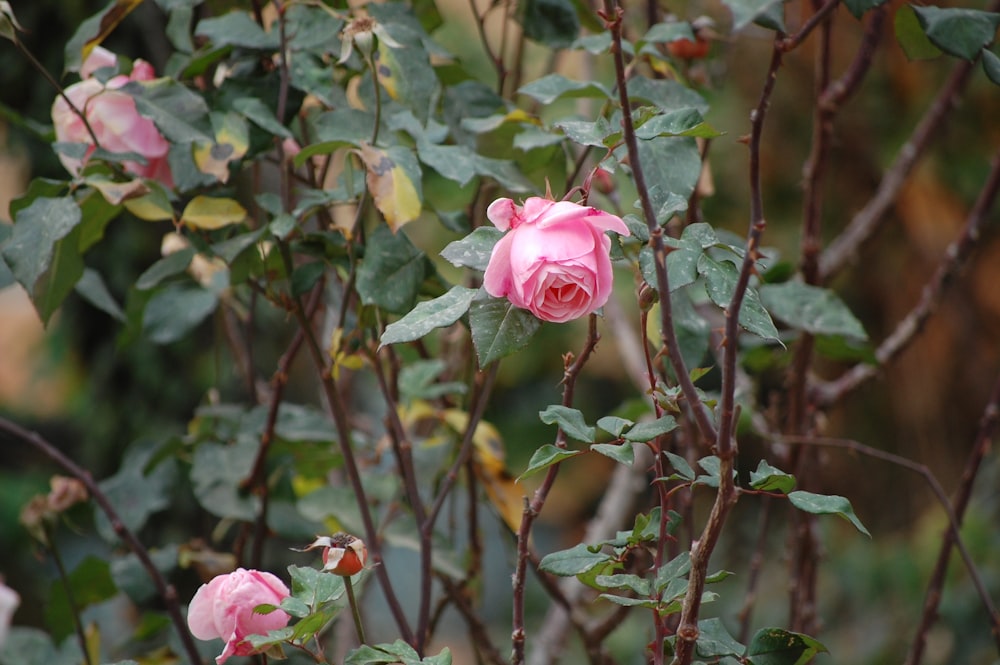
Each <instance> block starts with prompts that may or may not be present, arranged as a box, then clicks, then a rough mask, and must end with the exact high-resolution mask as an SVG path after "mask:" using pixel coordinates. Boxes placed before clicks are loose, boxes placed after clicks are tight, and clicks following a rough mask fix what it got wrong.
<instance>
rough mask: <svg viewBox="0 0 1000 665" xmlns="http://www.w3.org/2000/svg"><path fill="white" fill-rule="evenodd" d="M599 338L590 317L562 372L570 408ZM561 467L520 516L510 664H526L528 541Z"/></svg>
mask: <svg viewBox="0 0 1000 665" xmlns="http://www.w3.org/2000/svg"><path fill="white" fill-rule="evenodd" d="M599 339H600V336H599V335H598V334H597V316H596V315H594V314H591V315H590V322H589V326H588V329H587V340H586V342H584V345H583V349H582V350H581V351H580V355H579V356H577V357H576V359H575V360H573V361H572V363H571V362H569V360H570V356H569V355H568V356H567V358H566V360H567V363H566V369H565V370H564V372H563V381H562V383H563V397H562V405H563V406H565V407H571V406H572V405H573V393H574V391H575V389H576V379H577V377H578V376H579V374H580V371H581V370H582V369H583V366H584V365H585V364H586V363H587V360H589V359H590V355H591V353H593V351H594V348H595V347H596V346H597V341H598V340H599ZM555 445H556V446H557V447H559V448H565V447H566V434H565V433H564V432H563V430H562V428H559V431H558V432H557V434H556V441H555ZM559 466H560V465H559V464H558V463H556V464H553V465H552V466H550V467H549V469H548V472H547V473H546V474H545V480H543V481H542V484H541V485H540V486H539V487H538V489H537V490H535V494H534V495H533V497H532V499H531V501H530V502H528V500H527V499H525V506H524V514H523V515H522V516H521V526H520V528H519V529H518V531H517V564H516V565H515V568H514V609H513V618H512V621H511V628H512V630H511V642H512V653H511V659H510V660H511V665H523V663H524V641H525V627H524V591H525V584H526V581H527V580H526V576H527V570H528V558H529V547H528V540H529V538H530V536H531V527H532V525H533V524H534V522H535V518H537V517H538V514H539V513H540V512H541V511H542V506H544V505H545V499H546V497H548V494H549V491H550V490H551V489H552V485H553V484H554V483H555V481H556V475H557V474H558V472H559Z"/></svg>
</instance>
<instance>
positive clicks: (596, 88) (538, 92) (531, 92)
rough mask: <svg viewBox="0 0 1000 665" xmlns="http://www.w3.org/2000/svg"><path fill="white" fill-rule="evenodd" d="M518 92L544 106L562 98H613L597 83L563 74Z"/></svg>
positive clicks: (543, 79)
mask: <svg viewBox="0 0 1000 665" xmlns="http://www.w3.org/2000/svg"><path fill="white" fill-rule="evenodd" d="M518 92H519V93H520V94H522V95H527V96H528V97H531V98H532V99H534V100H536V101H538V102H541V103H542V104H551V103H552V102H554V101H556V100H557V99H559V98H560V97H574V98H575V97H596V98H598V99H608V98H610V97H611V92H610V91H609V90H608V89H607V88H606V87H605V86H604V85H602V84H601V83H599V82H597V81H574V80H572V79H568V78H566V77H565V76H563V75H562V74H547V75H546V76H543V77H541V78H539V79H535V80H534V81H532V82H531V83H528V84H527V85H522V86H521V88H520V89H519V90H518ZM640 138H646V137H640Z"/></svg>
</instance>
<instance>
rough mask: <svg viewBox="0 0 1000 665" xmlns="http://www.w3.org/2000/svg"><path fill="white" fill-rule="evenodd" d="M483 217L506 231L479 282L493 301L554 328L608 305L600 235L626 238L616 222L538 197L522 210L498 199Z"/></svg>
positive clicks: (605, 242) (606, 245) (607, 242)
mask: <svg viewBox="0 0 1000 665" xmlns="http://www.w3.org/2000/svg"><path fill="white" fill-rule="evenodd" d="M486 215H487V217H489V220H490V221H491V222H493V225H494V226H496V227H497V228H498V229H500V230H501V231H508V233H507V234H506V235H505V236H504V237H503V238H501V239H500V241H499V242H498V243H497V244H496V246H495V247H494V248H493V253H492V254H491V256H490V261H489V265H488V266H487V268H486V274H485V276H484V278H483V286H485V287H486V291H487V292H488V293H489V294H490V295H491V296H494V297H497V298H507V299H508V300H510V302H511V303H512V304H513V305H514V306H515V307H520V308H522V309H526V310H528V311H530V312H531V313H532V314H534V315H535V316H536V317H538V318H539V319H541V320H543V321H552V322H555V323H563V322H565V321H571V320H573V319H578V318H580V317H581V316H586V315H587V314H590V313H592V312H594V311H596V310H597V309H599V308H600V307H602V306H603V305H604V303H606V302H607V301H608V296H609V295H611V284H612V278H613V275H612V272H611V258H610V256H609V254H608V252H609V251H610V249H611V238H609V237H608V236H607V235H605V233H604V232H605V231H614V232H615V233H619V234H621V235H623V236H627V235H629V230H628V228H627V227H626V226H625V223H624V222H623V221H622V220H621V219H620V218H618V217H616V216H615V215H612V214H610V213H607V212H604V211H601V210H598V209H596V208H591V207H589V206H582V205H578V204H576V203H572V202H570V201H551V200H549V199H544V198H541V197H537V196H532V197H530V198H528V199H527V200H526V201H525V202H524V205H523V206H519V205H517V204H515V203H514V202H513V201H512V200H511V199H506V198H503V199H497V200H496V201H494V202H493V203H492V204H490V207H489V209H488V210H487V211H486Z"/></svg>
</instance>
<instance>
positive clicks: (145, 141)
mask: <svg viewBox="0 0 1000 665" xmlns="http://www.w3.org/2000/svg"><path fill="white" fill-rule="evenodd" d="M116 61H117V58H115V56H114V54H113V53H111V52H110V51H107V50H106V49H102V48H100V47H96V48H95V49H94V50H93V51H92V52H91V54H90V56H89V57H88V58H87V60H86V62H84V64H83V66H82V67H81V68H80V72H81V75H82V76H83V80H82V81H80V82H79V83H75V84H73V85H71V86H69V87H68V88H66V97H68V98H69V100H70V101H71V102H72V103H73V106H75V107H76V108H77V109H78V110H80V111H83V113H84V115H86V116H87V122H88V123H89V124H90V127H91V129H93V130H94V134H95V135H96V136H97V141H98V143H99V144H100V146H101V147H102V148H103V149H105V150H107V151H109V152H134V153H137V154H139V155H141V156H142V157H143V159H145V161H146V163H145V164H141V163H139V162H135V161H126V162H124V163H123V166H124V167H125V170H126V171H128V172H129V173H133V174H135V175H137V176H141V177H143V178H152V179H154V180H158V181H159V182H161V183H163V184H164V185H165V186H167V187H173V182H174V181H173V176H172V174H171V172H170V164H169V163H168V161H167V152H168V151H169V148H170V144H169V143H167V140H166V139H164V138H163V136H162V135H161V134H160V132H159V130H158V129H157V128H156V125H154V124H153V121H152V120H150V119H149V118H144V117H142V116H141V115H139V112H138V110H136V107H135V100H134V99H132V97H131V95H129V94H127V93H125V92H121V91H120V90H119V88H121V87H122V86H124V85H125V84H126V83H128V82H129V81H144V80H149V79H151V78H153V69H152V66H151V65H150V64H149V63H147V62H144V61H142V60H137V61H136V62H135V65H134V67H133V70H132V74H131V75H130V76H124V75H119V76H115V77H112V78H111V79H110V80H109V81H108V82H107V83H101V82H100V81H98V80H97V79H96V78H93V77H92V75H93V73H94V72H95V71H96V70H98V69H101V68H102V67H109V66H114V65H115V62H116ZM52 124H53V125H54V126H55V130H56V140H57V141H60V142H62V143H85V144H87V145H88V146H90V147H89V148H88V149H87V153H86V154H85V155H84V157H83V159H74V158H72V157H68V156H66V155H63V154H60V155H59V159H60V161H62V163H63V166H65V167H66V170H67V171H69V172H70V173H72V174H73V175H78V174H79V173H80V169H81V168H83V165H84V164H86V162H87V159H88V158H89V157H90V154H91V153H92V152H93V151H94V148H93V145H94V140H93V138H92V137H91V135H90V132H88V131H87V127H86V125H85V124H84V122H83V120H82V119H81V118H80V116H79V115H77V114H76V113H75V112H74V111H73V110H72V109H71V108H70V105H69V104H67V103H66V100H65V99H64V98H63V96H62V95H60V96H58V97H56V100H55V102H54V103H53V104H52Z"/></svg>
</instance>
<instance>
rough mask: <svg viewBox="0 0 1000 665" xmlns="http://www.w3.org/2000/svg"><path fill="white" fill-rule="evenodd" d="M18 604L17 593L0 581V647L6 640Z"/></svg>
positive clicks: (19, 599) (18, 597)
mask: <svg viewBox="0 0 1000 665" xmlns="http://www.w3.org/2000/svg"><path fill="white" fill-rule="evenodd" d="M20 604H21V597H20V596H19V595H17V592H16V591H14V590H13V589H11V588H10V587H9V586H7V585H6V584H4V583H3V582H0V647H2V646H3V643H4V642H6V641H7V633H8V632H9V631H10V622H11V618H12V617H13V616H14V612H15V610H17V606H18V605H20Z"/></svg>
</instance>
